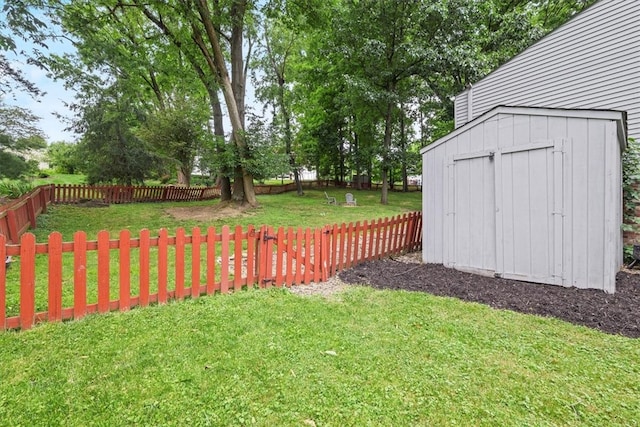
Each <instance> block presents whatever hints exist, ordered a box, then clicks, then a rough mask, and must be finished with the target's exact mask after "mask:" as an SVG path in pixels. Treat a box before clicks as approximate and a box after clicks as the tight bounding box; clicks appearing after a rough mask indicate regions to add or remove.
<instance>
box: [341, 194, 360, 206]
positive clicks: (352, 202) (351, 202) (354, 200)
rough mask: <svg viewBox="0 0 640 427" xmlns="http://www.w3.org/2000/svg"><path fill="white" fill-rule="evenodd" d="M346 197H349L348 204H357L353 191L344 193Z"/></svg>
mask: <svg viewBox="0 0 640 427" xmlns="http://www.w3.org/2000/svg"><path fill="white" fill-rule="evenodd" d="M344 197H345V198H346V199H347V206H356V205H357V203H356V199H354V198H353V194H351V193H347V194H345V195H344Z"/></svg>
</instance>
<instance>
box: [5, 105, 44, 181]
mask: <svg viewBox="0 0 640 427" xmlns="http://www.w3.org/2000/svg"><path fill="white" fill-rule="evenodd" d="M38 120H39V118H38V117H37V116H35V115H34V114H33V113H31V112H30V111H29V110H26V109H24V108H20V107H9V106H6V105H3V104H0V164H1V165H2V168H0V178H3V177H7V178H19V177H20V176H21V175H23V174H25V173H27V172H29V171H30V169H32V164H31V163H30V162H29V159H28V157H29V155H30V154H32V153H33V152H34V151H35V150H40V149H43V148H44V147H46V142H45V140H44V136H43V135H42V131H41V130H40V129H39V128H38V127H37V126H35V125H34V123H36V122H37V121H38Z"/></svg>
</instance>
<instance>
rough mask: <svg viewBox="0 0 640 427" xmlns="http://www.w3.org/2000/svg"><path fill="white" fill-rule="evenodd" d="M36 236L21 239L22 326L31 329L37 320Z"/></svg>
mask: <svg viewBox="0 0 640 427" xmlns="http://www.w3.org/2000/svg"><path fill="white" fill-rule="evenodd" d="M35 266H36V237H35V236H34V235H33V234H31V233H26V234H23V235H22V238H21V239H20V327H21V328H22V329H30V328H31V326H33V323H34V321H35V306H36V301H35V297H36V295H35V292H36V269H35Z"/></svg>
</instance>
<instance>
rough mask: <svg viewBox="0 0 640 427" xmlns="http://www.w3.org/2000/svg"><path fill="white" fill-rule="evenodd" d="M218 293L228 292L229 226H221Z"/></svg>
mask: <svg viewBox="0 0 640 427" xmlns="http://www.w3.org/2000/svg"><path fill="white" fill-rule="evenodd" d="M220 258H221V261H222V263H221V265H220V292H222V293H223V294H226V293H228V292H229V226H228V225H223V226H222V250H221V254H220Z"/></svg>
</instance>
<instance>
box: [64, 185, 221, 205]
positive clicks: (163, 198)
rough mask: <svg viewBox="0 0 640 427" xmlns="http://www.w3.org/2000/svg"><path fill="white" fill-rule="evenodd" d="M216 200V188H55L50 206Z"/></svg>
mask: <svg viewBox="0 0 640 427" xmlns="http://www.w3.org/2000/svg"><path fill="white" fill-rule="evenodd" d="M219 197H220V188H218V187H180V186H171V185H168V186H149V187H147V186H125V185H73V184H66V185H56V186H55V194H54V198H53V203H78V202H80V201H82V200H99V201H101V202H103V203H109V204H111V203H113V204H120V203H149V202H193V201H198V200H211V199H216V198H219Z"/></svg>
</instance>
